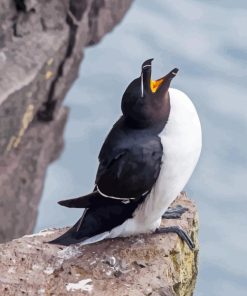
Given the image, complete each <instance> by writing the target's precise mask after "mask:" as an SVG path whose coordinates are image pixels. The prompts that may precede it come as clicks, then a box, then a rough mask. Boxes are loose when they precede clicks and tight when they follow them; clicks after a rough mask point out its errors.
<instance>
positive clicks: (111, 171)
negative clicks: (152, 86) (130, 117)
mask: <svg viewBox="0 0 247 296" xmlns="http://www.w3.org/2000/svg"><path fill="white" fill-rule="evenodd" d="M162 155H163V147H162V144H161V140H160V138H159V137H158V136H157V133H153V132H152V131H149V130H134V129H131V128H128V127H127V126H126V125H125V123H124V121H123V118H121V119H120V120H119V121H118V122H117V123H116V124H115V125H114V127H113V129H112V130H111V132H110V133H109V135H108V137H107V138H106V140H105V142H104V144H103V146H102V149H101V151H100V154H99V162H100V163H99V168H98V171H97V175H96V181H95V184H96V187H95V189H94V192H92V193H90V194H88V195H85V196H81V197H78V198H74V199H67V200H62V201H60V202H59V204H60V205H62V206H66V207H71V208H94V207H98V206H103V205H107V204H115V203H118V202H119V200H117V199H111V198H108V197H104V195H106V196H110V197H117V198H132V199H135V200H136V201H137V200H138V198H140V197H141V196H142V195H144V194H145V193H148V192H149V191H150V190H151V189H152V187H153V185H154V183H155V182H156V180H157V178H158V176H159V172H160V167H161V160H162ZM97 189H98V191H97ZM99 192H100V193H102V194H99ZM145 196H146V194H145ZM145 196H144V197H145Z"/></svg>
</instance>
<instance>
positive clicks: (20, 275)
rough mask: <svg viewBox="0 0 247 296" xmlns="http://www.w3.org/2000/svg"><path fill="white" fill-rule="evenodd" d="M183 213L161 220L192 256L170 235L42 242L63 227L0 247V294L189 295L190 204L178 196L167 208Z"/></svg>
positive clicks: (193, 219)
mask: <svg viewBox="0 0 247 296" xmlns="http://www.w3.org/2000/svg"><path fill="white" fill-rule="evenodd" d="M176 204H180V205H182V206H184V207H186V208H188V209H189V211H187V212H186V213H184V214H183V216H182V219H181V220H180V219H178V220H165V221H163V224H164V225H165V226H171V225H178V226H180V227H182V228H183V229H184V230H186V231H187V233H188V234H189V235H190V236H191V237H192V239H193V241H194V243H195V245H196V248H195V250H194V251H193V252H192V251H191V250H190V249H189V248H188V247H187V245H185V244H184V243H183V242H182V241H181V240H180V239H179V238H178V236H177V235H176V234H169V235H167V234H166V235H164V234H162V235H161V234H159V235H158V234H147V235H140V236H136V237H130V238H117V239H111V240H105V241H103V242H99V243H95V244H92V245H87V246H79V245H75V246H70V247H61V246H55V245H49V244H47V243H45V242H46V241H49V240H51V239H53V238H55V237H57V236H58V235H60V234H61V233H62V232H64V230H65V229H56V230H55V229H53V230H45V231H42V232H40V233H37V234H34V235H30V236H24V237H22V238H20V239H16V240H13V241H12V242H9V243H6V244H2V245H0V254H1V262H0V295H92V296H94V295H100V296H112V295H118V296H143V295H149V296H176V295H179V296H191V295H192V294H193V289H194V286H195V280H196V275H197V258H198V236H197V235H198V218H197V212H196V208H195V205H194V204H193V202H192V201H191V200H189V199H188V198H187V197H186V195H185V194H181V195H180V196H179V197H178V198H177V200H176V201H175V202H174V204H173V205H176Z"/></svg>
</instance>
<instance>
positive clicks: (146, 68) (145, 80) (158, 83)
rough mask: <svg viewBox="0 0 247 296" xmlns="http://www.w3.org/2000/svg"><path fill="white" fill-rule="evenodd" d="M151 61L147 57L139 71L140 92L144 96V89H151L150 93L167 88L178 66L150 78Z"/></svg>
mask: <svg viewBox="0 0 247 296" xmlns="http://www.w3.org/2000/svg"><path fill="white" fill-rule="evenodd" d="M152 61H153V59H149V60H147V61H145V62H144V63H143V64H142V73H141V94H142V97H143V96H144V90H146V91H148V90H149V89H150V90H151V92H152V93H156V92H159V91H162V90H164V89H168V88H169V86H170V83H171V80H172V79H173V78H174V77H175V76H176V75H177V73H178V68H174V69H173V70H172V71H170V72H169V73H168V74H167V75H165V76H164V77H162V78H159V79H157V80H152V79H151V71H152Z"/></svg>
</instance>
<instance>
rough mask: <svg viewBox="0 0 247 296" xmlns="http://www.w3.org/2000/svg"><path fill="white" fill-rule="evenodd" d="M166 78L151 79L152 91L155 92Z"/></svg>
mask: <svg viewBox="0 0 247 296" xmlns="http://www.w3.org/2000/svg"><path fill="white" fill-rule="evenodd" d="M163 80H164V79H162V78H161V79H158V80H150V88H151V91H152V93H155V92H156V91H157V89H158V88H159V86H160V84H161V83H162V82H163Z"/></svg>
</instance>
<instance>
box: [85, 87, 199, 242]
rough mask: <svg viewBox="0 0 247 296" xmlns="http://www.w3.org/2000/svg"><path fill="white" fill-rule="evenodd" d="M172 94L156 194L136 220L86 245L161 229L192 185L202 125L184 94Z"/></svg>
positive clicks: (129, 220) (137, 212) (154, 188)
mask: <svg viewBox="0 0 247 296" xmlns="http://www.w3.org/2000/svg"><path fill="white" fill-rule="evenodd" d="M169 94H170V102H171V111H170V115H169V119H168V122H167V124H166V126H165V128H164V130H163V131H162V132H161V134H160V135H159V136H160V138H161V142H162V145H163V157H162V166H161V171H160V174H159V177H158V179H157V181H156V183H155V185H154V187H153V189H152V191H151V192H150V194H149V196H147V197H146V199H145V202H144V203H142V204H141V205H140V206H139V207H138V208H137V209H136V211H135V212H134V215H133V218H131V219H128V220H127V221H125V222H124V223H123V224H121V225H120V226H117V227H115V228H114V229H112V230H111V231H110V232H105V233H103V234H100V235H98V236H96V237H93V238H91V239H89V240H87V241H85V242H84V243H85V244H86V243H91V242H95V241H98V240H101V239H104V238H107V237H108V238H113V237H117V236H129V235H133V234H138V233H147V232H151V231H154V230H155V229H156V228H158V227H159V226H160V223H161V216H162V215H163V213H164V212H165V211H166V210H167V208H168V207H169V205H170V204H171V203H172V202H173V200H174V199H175V198H176V197H177V196H178V194H179V193H180V192H181V191H182V190H183V188H184V186H185V185H186V183H187V182H188V180H189V178H190V176H191V174H192V173H193V170H194V168H195V166H196V164H197V161H198V159H199V156H200V152H201V143H202V139H201V125H200V121H199V118H198V115H197V112H196V109H195V107H194V105H193V104H192V102H191V101H190V99H189V98H188V97H187V96H186V95H185V94H184V93H183V92H181V91H179V90H176V89H169Z"/></svg>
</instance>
